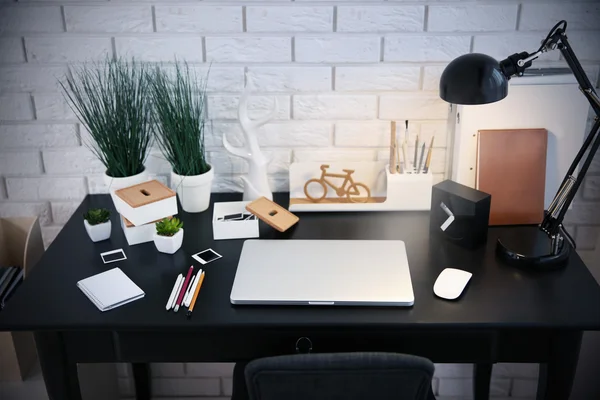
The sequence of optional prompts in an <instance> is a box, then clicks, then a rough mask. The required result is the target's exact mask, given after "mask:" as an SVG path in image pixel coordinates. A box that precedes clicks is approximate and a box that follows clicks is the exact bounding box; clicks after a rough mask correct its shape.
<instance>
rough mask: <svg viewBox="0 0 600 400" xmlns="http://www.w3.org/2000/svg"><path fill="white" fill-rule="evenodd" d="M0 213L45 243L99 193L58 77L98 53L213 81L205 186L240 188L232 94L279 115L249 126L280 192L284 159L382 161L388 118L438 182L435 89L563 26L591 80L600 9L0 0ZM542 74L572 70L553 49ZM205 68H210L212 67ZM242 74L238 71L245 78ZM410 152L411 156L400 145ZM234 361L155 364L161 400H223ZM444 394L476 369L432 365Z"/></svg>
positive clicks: (538, 0) (530, 3) (585, 224)
mask: <svg viewBox="0 0 600 400" xmlns="http://www.w3.org/2000/svg"><path fill="white" fill-rule="evenodd" d="M0 4H1V5H0V216H18V215H38V216H39V217H40V222H41V224H42V233H43V238H44V242H45V244H46V245H49V244H50V243H51V242H52V240H54V238H55V237H56V235H57V234H58V233H59V232H60V229H61V228H62V226H63V225H64V224H65V223H66V222H67V221H68V220H69V218H70V217H71V216H72V214H73V213H74V212H75V209H76V208H77V206H78V204H80V202H81V200H82V199H83V198H84V197H85V196H86V194H88V193H106V192H107V190H108V188H107V187H106V186H105V184H104V181H103V172H104V166H103V165H102V164H101V163H100V162H99V161H98V160H97V159H96V158H95V157H94V156H93V154H92V153H91V152H90V150H89V149H88V148H87V147H86V146H82V143H81V140H80V138H79V137H78V133H80V132H81V134H82V136H83V138H87V137H89V134H87V133H86V130H85V129H84V128H83V127H81V126H80V125H79V121H78V120H77V119H76V117H75V115H74V114H73V112H72V111H71V109H70V107H69V106H68V104H67V103H66V102H65V100H64V97H63V94H62V89H61V88H60V87H59V85H57V80H58V79H64V77H65V75H66V74H67V73H68V68H69V67H75V66H79V65H81V64H82V63H90V62H96V61H102V60H104V59H105V57H124V58H129V57H135V58H136V59H138V60H140V61H144V62H149V63H151V64H152V65H158V64H159V63H160V65H161V66H162V68H164V69H165V70H166V71H167V72H168V73H172V71H173V67H172V64H173V61H174V60H175V58H177V59H178V60H182V61H184V60H185V61H186V62H188V63H189V65H190V67H191V68H192V70H193V72H194V73H195V74H196V75H197V76H198V77H200V78H205V77H206V76H207V74H208V82H207V91H208V94H207V104H206V109H207V121H206V131H205V145H206V147H207V152H208V159H209V162H210V163H211V164H212V165H213V166H214V168H215V173H216V175H215V180H214V182H213V188H212V189H213V191H215V192H231V191H237V192H239V191H242V190H243V183H242V180H241V177H242V176H243V175H244V174H245V173H247V170H248V165H247V163H246V162H245V161H244V160H242V159H240V158H237V157H234V156H232V155H230V154H228V153H227V152H226V151H225V149H224V148H223V145H222V139H223V135H227V137H228V139H229V141H230V142H231V143H232V145H234V146H242V145H243V141H244V138H243V135H242V131H241V127H240V126H239V123H238V121H237V118H238V115H237V114H238V103H239V99H240V94H241V92H242V91H243V90H244V87H245V85H246V84H248V85H250V86H251V90H252V92H253V93H252V96H251V98H250V102H249V114H250V117H251V118H258V117H261V116H263V115H266V114H267V113H269V111H270V110H271V108H272V107H273V104H274V100H275V99H277V103H278V112H277V114H276V116H275V118H274V119H273V120H272V121H270V122H269V123H268V124H266V125H264V126H262V127H261V128H260V129H259V130H258V141H259V144H260V145H261V147H262V148H263V149H264V151H265V153H266V154H267V155H268V156H269V157H271V158H272V159H273V161H272V162H271V164H270V166H269V183H270V185H271V187H272V189H273V190H275V191H286V190H289V176H288V175H289V166H290V164H291V163H292V162H304V161H316V162H330V161H386V160H387V159H388V157H389V149H388V145H389V130H390V121H392V120H394V121H397V127H398V130H399V134H400V136H401V137H404V120H409V132H408V140H409V142H410V143H414V141H415V138H416V136H417V135H419V140H420V141H421V142H426V143H429V141H430V140H431V138H432V137H435V142H434V150H433V158H432V164H431V170H432V172H433V174H434V181H435V182H439V181H441V180H442V179H444V178H445V176H447V174H448V173H449V171H447V161H449V157H450V155H451V154H452V150H453V149H452V148H450V144H451V143H452V140H451V139H452V138H451V137H449V134H448V132H447V122H446V121H447V117H448V105H447V104H446V103H445V102H443V101H441V100H440V99H439V97H438V86H439V79H440V76H441V74H442V72H443V70H444V67H445V66H446V65H447V64H448V63H449V62H450V61H452V60H453V59H454V58H456V57H458V56H460V55H462V54H465V53H469V52H480V53H486V54H489V55H491V56H492V57H495V58H497V59H502V58H505V57H506V56H508V55H510V54H513V53H515V52H519V51H533V50H535V49H536V48H537V47H538V46H539V43H540V41H541V40H542V39H543V38H544V36H545V35H546V33H547V32H548V30H549V29H550V28H551V27H552V25H554V23H556V22H557V21H558V20H559V19H566V20H568V22H569V29H568V36H569V39H570V42H571V45H572V47H573V49H574V50H575V52H576V54H577V56H578V57H579V59H580V60H581V61H582V64H583V67H584V68H585V69H586V71H592V73H593V75H594V76H593V77H592V79H593V81H594V83H596V82H598V72H597V71H598V69H599V67H600V52H599V51H598V49H600V25H598V21H599V16H600V3H599V2H598V1H593V0H582V1H579V0H578V1H575V2H568V1H562V0H560V1H559V0H510V1H508V0H506V1H505V0H485V1H475V0H410V1H409V0H295V1H290V0H235V1H233V0H228V1H225V0H223V1H216V0H211V1H197V0H169V1H166V0H161V1H151V0H136V1H127V0H111V1H107V0H94V1H85V0H19V1H12V0H0ZM537 63H538V64H537V65H548V66H552V67H565V66H566V65H565V63H564V61H563V60H562V59H561V57H560V52H558V51H553V52H548V53H546V54H543V55H542V56H541V57H540V59H539V60H538V62H537ZM209 71H210V73H209ZM246 73H247V75H245V74H246ZM411 150H412V146H409V151H411ZM146 167H147V169H148V171H149V172H150V174H151V176H152V177H153V178H156V179H159V180H160V181H162V182H165V183H167V184H168V183H169V179H170V178H169V176H170V170H171V168H170V166H169V164H168V163H167V162H166V160H165V159H164V157H163V156H162V155H161V154H160V152H159V151H158V149H157V148H153V149H152V151H151V153H150V156H149V157H148V160H147V162H146ZM599 207H600V156H597V157H596V159H595V161H594V163H593V164H592V166H591V168H590V171H589V174H588V177H587V179H586V181H585V184H584V185H583V186H582V187H581V188H580V193H579V194H578V196H577V199H576V201H575V202H574V204H573V207H572V209H571V210H569V212H568V214H567V218H566V222H567V223H568V224H569V226H570V227H572V232H573V234H574V235H575V238H576V241H577V243H578V247H579V248H580V249H581V251H582V253H581V254H583V255H589V254H593V253H594V251H597V250H594V248H595V247H596V246H597V243H598V236H599V235H600V213H598V209H599ZM232 368H233V364H230V363H216V364H214V363H157V364H153V367H152V374H153V388H154V394H155V398H156V399H157V400H161V399H162V400H175V399H182V398H189V399H200V398H202V399H206V400H211V399H212V400H216V399H221V400H225V399H227V398H228V397H229V396H230V395H231V375H232ZM436 368H437V370H436V374H435V378H434V384H433V387H434V390H435V391H436V392H437V393H439V395H438V399H440V400H458V399H460V400H464V399H466V398H470V397H471V394H472V390H471V382H472V365H471V364H466V365H460V364H438V365H437V366H436ZM118 371H119V385H120V387H121V394H122V395H123V396H125V397H133V395H134V387H133V385H132V381H131V372H130V370H129V367H128V366H126V365H120V366H119V369H118ZM537 375H538V367H537V365H532V364H498V365H495V366H494V372H493V376H494V380H493V383H492V399H494V400H501V399H503V400H506V399H511V398H514V399H515V400H516V399H520V400H525V399H527V400H530V399H533V398H534V397H535V384H534V383H535V380H536V378H537Z"/></svg>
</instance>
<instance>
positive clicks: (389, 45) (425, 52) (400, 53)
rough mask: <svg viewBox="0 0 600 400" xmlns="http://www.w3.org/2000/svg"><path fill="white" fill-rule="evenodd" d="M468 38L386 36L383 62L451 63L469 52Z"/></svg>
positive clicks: (469, 41)
mask: <svg viewBox="0 0 600 400" xmlns="http://www.w3.org/2000/svg"><path fill="white" fill-rule="evenodd" d="M470 44H471V37H470V36H397V35H394V36H386V37H385V45H384V55H383V60H384V61H411V62H428V61H434V62H436V61H437V62H442V61H452V60H453V59H455V58H456V57H458V56H460V55H463V54H465V53H468V52H469V47H470Z"/></svg>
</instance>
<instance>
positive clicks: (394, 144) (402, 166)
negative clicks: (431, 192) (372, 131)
mask: <svg viewBox="0 0 600 400" xmlns="http://www.w3.org/2000/svg"><path fill="white" fill-rule="evenodd" d="M404 123H405V129H404V139H403V140H400V137H399V136H398V134H397V132H396V121H392V124H391V132H390V174H395V173H400V174H426V173H428V172H429V166H430V165H431V152H432V150H433V141H434V139H435V137H433V136H432V137H431V142H430V143H429V150H428V151H427V157H425V150H426V145H425V142H423V144H422V146H421V156H420V157H418V155H419V135H417V138H416V140H415V151H414V157H413V159H412V162H411V160H409V159H408V120H406V121H404ZM400 143H402V144H400ZM400 149H402V151H400ZM401 153H402V157H400V154H401Z"/></svg>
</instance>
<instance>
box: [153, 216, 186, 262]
mask: <svg viewBox="0 0 600 400" xmlns="http://www.w3.org/2000/svg"><path fill="white" fill-rule="evenodd" d="M182 243H183V222H181V221H180V220H179V219H177V218H175V217H173V218H170V219H169V218H165V219H163V220H161V221H158V222H157V223H156V233H155V234H154V245H155V246H156V249H157V250H158V251H160V252H161V253H167V254H173V253H175V252H176V251H177V250H179V248H180V247H181V244H182Z"/></svg>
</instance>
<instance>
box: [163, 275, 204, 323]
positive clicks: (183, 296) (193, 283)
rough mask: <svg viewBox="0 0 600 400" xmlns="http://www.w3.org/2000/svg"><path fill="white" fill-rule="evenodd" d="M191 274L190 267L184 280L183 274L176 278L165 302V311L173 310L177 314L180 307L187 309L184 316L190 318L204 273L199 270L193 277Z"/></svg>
mask: <svg viewBox="0 0 600 400" xmlns="http://www.w3.org/2000/svg"><path fill="white" fill-rule="evenodd" d="M193 273H194V266H193V265H192V266H191V267H190V268H189V270H188V272H187V275H186V277H185V279H184V277H183V274H179V275H178V276H177V280H176V281H175V285H174V286H173V290H172V291H171V295H170V296H169V300H168V301H167V306H166V309H167V311H169V310H171V309H173V311H174V312H177V311H179V309H180V308H181V307H187V308H188V311H187V313H186V315H187V316H188V318H190V317H191V316H192V312H193V311H194V306H195V305H196V300H197V299H198V293H200V288H201V287H202V282H204V275H205V272H204V271H202V270H201V269H200V270H199V271H198V273H197V274H196V275H195V276H192V275H193Z"/></svg>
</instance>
